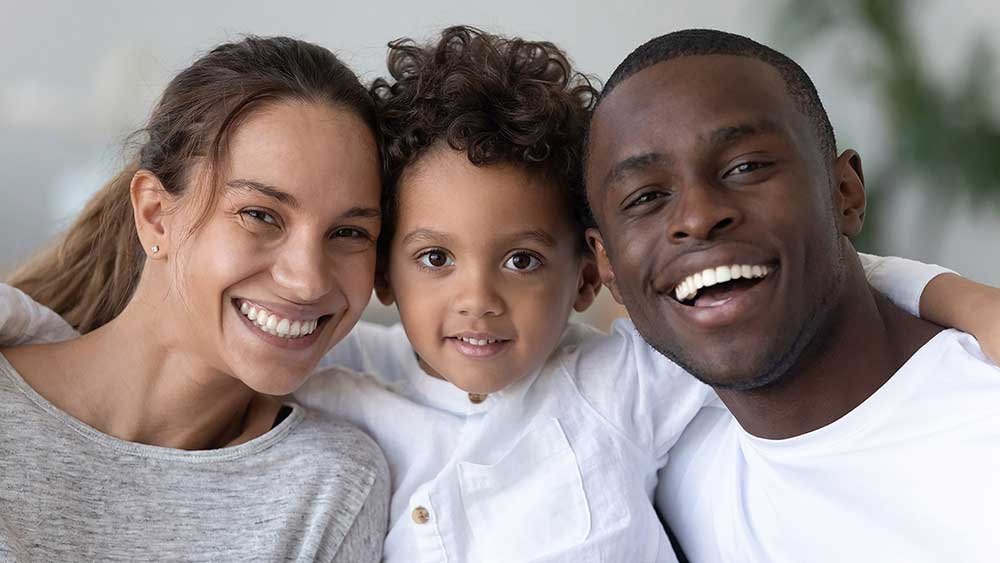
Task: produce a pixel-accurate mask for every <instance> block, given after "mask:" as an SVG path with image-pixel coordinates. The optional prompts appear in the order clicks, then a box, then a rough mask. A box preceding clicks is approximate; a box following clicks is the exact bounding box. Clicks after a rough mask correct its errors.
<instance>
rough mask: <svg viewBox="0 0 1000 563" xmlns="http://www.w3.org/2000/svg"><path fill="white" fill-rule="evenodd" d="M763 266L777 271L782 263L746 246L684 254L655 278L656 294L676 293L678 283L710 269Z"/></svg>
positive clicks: (731, 246)
mask: <svg viewBox="0 0 1000 563" xmlns="http://www.w3.org/2000/svg"><path fill="white" fill-rule="evenodd" d="M734 264H737V265H743V264H746V265H749V266H754V265H760V266H768V267H771V268H772V269H776V268H777V266H778V264H779V262H778V259H777V258H776V257H774V256H773V255H768V254H767V253H765V252H763V251H761V250H760V249H758V248H756V247H754V246H750V245H746V244H739V245H725V246H715V247H712V248H709V249H706V250H693V251H690V252H687V253H685V254H682V255H680V256H678V257H676V258H674V259H673V260H671V261H670V263H668V264H667V266H666V267H665V268H664V269H663V270H661V271H660V272H659V274H657V275H656V276H655V277H654V278H653V290H654V291H656V292H657V293H673V292H674V289H676V288H677V286H678V284H680V283H681V282H683V281H684V280H686V279H687V278H688V277H690V276H692V275H694V274H697V273H700V272H703V271H705V270H707V269H709V268H718V267H720V266H732V265H734Z"/></svg>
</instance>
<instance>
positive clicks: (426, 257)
mask: <svg viewBox="0 0 1000 563" xmlns="http://www.w3.org/2000/svg"><path fill="white" fill-rule="evenodd" d="M419 259H420V264H421V265H422V266H424V267H426V268H432V269H437V268H444V267H446V266H451V265H453V264H454V263H455V261H454V260H452V259H451V258H450V257H449V256H448V255H447V254H446V253H445V252H444V251H442V250H429V251H427V252H424V253H423V254H421V255H420V257H419Z"/></svg>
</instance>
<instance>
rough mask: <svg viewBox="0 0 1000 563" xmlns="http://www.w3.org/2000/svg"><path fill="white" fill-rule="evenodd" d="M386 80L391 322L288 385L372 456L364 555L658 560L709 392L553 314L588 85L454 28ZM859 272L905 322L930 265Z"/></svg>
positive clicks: (938, 288) (552, 61) (529, 52)
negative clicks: (663, 499)
mask: <svg viewBox="0 0 1000 563" xmlns="http://www.w3.org/2000/svg"><path fill="white" fill-rule="evenodd" d="M389 70H390V74H391V76H392V79H393V82H388V81H378V82H376V84H375V86H374V89H375V91H376V92H377V94H378V95H379V98H380V102H381V106H382V107H381V110H382V121H381V127H382V134H383V137H384V143H385V149H384V152H385V156H386V162H385V166H386V169H387V172H388V179H389V184H388V186H387V192H388V194H387V195H388V197H387V198H386V201H385V218H384V222H383V235H384V236H383V238H382V239H381V241H380V242H381V244H382V246H381V248H380V260H381V265H380V274H379V280H378V282H377V288H376V291H377V294H378V297H379V298H380V299H381V300H382V301H383V302H384V303H386V304H388V303H393V302H394V303H396V305H397V307H398V308H399V313H400V317H401V319H402V323H401V324H400V325H397V326H394V327H389V328H386V327H380V326H375V325H370V324H365V325H363V326H361V325H359V327H358V328H357V329H356V330H355V331H354V332H353V333H351V334H350V335H349V336H348V337H347V339H346V340H345V341H343V342H342V343H341V344H340V345H339V346H338V347H337V348H335V349H334V350H333V351H332V352H331V353H330V354H329V355H328V356H327V357H326V358H325V359H324V363H325V365H345V366H348V367H352V368H354V369H357V370H360V371H364V372H368V373H369V374H370V375H355V376H345V375H344V374H343V372H342V371H340V372H337V373H333V372H324V373H319V374H316V375H314V376H313V377H312V378H311V379H310V380H309V382H308V383H307V384H306V385H305V386H303V387H302V388H301V389H300V390H299V391H298V392H297V393H296V398H297V399H298V400H299V401H301V402H302V403H304V404H305V405H306V406H309V407H313V408H317V409H320V410H323V411H326V412H330V413H334V414H336V415H339V416H341V417H344V418H346V419H348V420H350V421H351V422H353V423H355V424H357V425H359V426H361V427H362V428H364V429H365V430H366V431H367V432H369V433H370V434H371V435H372V436H373V437H374V438H375V439H376V441H377V442H378V443H379V444H380V445H381V446H382V448H383V449H384V450H385V453H386V456H387V458H388V460H389V464H390V468H391V473H392V480H393V483H392V486H393V499H392V504H391V508H390V531H389V534H388V537H387V539H386V543H385V551H384V554H385V555H384V557H385V559H386V560H387V561H407V562H411V561H460V562H464V561H504V562H511V561H526V560H535V559H546V560H560V561H574V562H577V561H643V562H645V561H675V560H676V559H675V558H674V555H673V551H672V549H671V547H670V544H669V541H668V539H667V536H666V534H665V533H664V531H663V527H662V525H661V523H660V521H659V519H658V517H657V515H656V513H655V511H654V509H653V505H652V501H651V497H652V494H653V489H654V487H655V485H656V473H657V470H658V469H660V468H661V467H663V466H664V465H665V463H666V460H667V455H668V452H669V449H670V447H671V446H672V445H673V443H674V442H675V441H676V440H677V438H678V437H679V435H680V433H681V431H682V430H683V429H684V427H685V425H686V424H687V423H688V421H690V420H691V418H692V417H693V416H694V414H695V413H696V412H697V411H698V410H699V409H700V408H701V407H702V405H704V404H705V403H706V402H707V401H710V400H712V398H713V397H714V395H713V394H712V392H711V391H710V389H709V388H708V387H706V386H704V385H702V384H700V383H698V382H697V381H696V380H695V379H694V378H692V377H691V376H689V375H688V374H686V373H684V372H683V371H682V370H681V369H680V368H679V367H677V366H676V365H674V364H673V363H671V362H670V361H669V360H667V359H666V358H664V357H662V356H660V355H659V354H657V353H656V352H655V351H653V350H652V349H651V348H649V347H648V346H647V345H646V344H645V342H644V341H643V340H642V339H641V337H640V336H639V334H638V333H637V332H636V330H635V329H634V328H633V327H632V325H631V324H630V323H629V322H628V321H620V322H617V323H616V324H615V326H614V329H613V332H612V334H610V335H604V334H602V333H599V332H597V331H595V330H593V329H590V328H588V327H585V326H580V325H575V324H568V322H567V320H568V317H569V315H570V312H571V311H572V310H577V311H582V310H585V309H586V308H587V307H588V306H590V304H591V303H592V302H593V299H594V297H595V295H596V294H597V292H598V291H599V289H600V285H599V281H598V274H597V271H596V268H595V266H594V261H593V258H592V257H591V256H590V254H589V252H588V250H587V248H586V246H585V244H584V237H583V224H582V221H581V219H580V217H581V215H580V212H581V209H582V207H581V206H582V202H581V201H579V199H578V198H577V197H575V196H574V195H573V194H574V193H575V191H574V189H573V188H574V187H575V186H576V185H578V183H579V182H580V176H579V170H580V160H581V155H580V143H581V140H582V135H583V131H584V127H585V125H586V120H587V117H588V111H589V108H590V105H591V103H592V97H593V95H594V94H595V91H594V90H593V88H591V86H590V85H589V83H588V82H587V81H586V79H585V78H584V77H582V76H580V75H578V74H575V73H574V72H573V71H572V69H571V67H570V64H569V62H568V61H567V60H566V57H565V55H564V54H563V53H562V52H561V51H560V50H559V49H558V48H556V47H555V46H553V45H552V44H550V43H543V42H527V41H522V40H519V39H503V38H500V37H495V36H491V35H487V34H484V33H482V32H479V31H477V30H474V29H471V28H466V27H458V28H450V29H447V30H445V31H444V32H443V34H442V36H441V38H440V40H439V41H438V42H437V43H436V45H430V46H427V47H421V46H417V45H415V44H414V43H413V42H412V41H406V40H404V41H397V42H395V43H393V44H392V45H391V49H390V54H389ZM869 265H870V267H871V271H870V276H871V277H872V281H873V283H875V284H876V286H878V287H880V288H881V289H882V290H883V291H888V292H889V293H890V295H891V296H893V297H894V298H895V299H896V300H897V301H898V302H900V303H901V305H903V306H905V307H906V308H907V309H909V310H910V311H911V312H914V313H915V312H916V310H917V308H918V302H919V300H920V293H921V292H922V290H923V288H924V286H925V285H926V284H927V282H928V281H929V280H930V279H931V278H933V277H935V276H936V275H937V274H939V273H941V272H943V271H944V270H942V269H939V268H937V267H932V266H924V265H919V264H915V263H911V262H908V261H903V260H899V259H881V260H878V259H876V260H875V261H873V262H872V263H871V264H869ZM751 274H752V275H759V276H765V275H767V273H766V272H764V271H763V270H761V271H759V272H757V273H754V272H753V271H752V269H751ZM948 278H949V276H943V277H941V278H939V280H935V283H934V284H932V286H931V287H932V288H933V289H934V293H935V294H937V295H938V296H939V297H943V296H944V295H948V291H947V290H946V289H942V285H943V284H942V283H939V281H946V280H947V279H948ZM930 298H931V297H930V296H924V300H925V302H926V301H927V300H928V299H930ZM963 299H964V297H963ZM2 305H3V300H0V306H2ZM3 317H4V315H3V314H2V310H0V322H2V321H3ZM2 328H3V325H0V333H2V332H5V331H4V330H2Z"/></svg>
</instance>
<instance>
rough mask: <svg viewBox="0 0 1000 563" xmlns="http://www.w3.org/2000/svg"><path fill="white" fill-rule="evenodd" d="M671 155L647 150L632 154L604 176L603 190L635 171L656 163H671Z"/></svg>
mask: <svg viewBox="0 0 1000 563" xmlns="http://www.w3.org/2000/svg"><path fill="white" fill-rule="evenodd" d="M670 161H671V159H670V157H669V156H667V155H665V154H663V153H659V152H645V153H642V154H637V155H634V156H630V157H628V158H626V159H624V160H622V161H619V162H618V164H615V165H614V167H612V168H611V170H609V171H608V173H607V174H606V175H605V176H604V182H603V183H602V184H601V187H602V188H603V191H605V192H606V191H607V190H609V189H610V188H611V187H612V186H613V185H614V184H615V183H616V182H618V181H620V180H621V179H622V178H624V177H625V176H627V175H629V174H632V173H633V172H639V171H641V170H645V169H647V168H650V167H652V166H655V165H664V164H670Z"/></svg>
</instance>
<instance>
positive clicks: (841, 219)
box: [833, 150, 866, 238]
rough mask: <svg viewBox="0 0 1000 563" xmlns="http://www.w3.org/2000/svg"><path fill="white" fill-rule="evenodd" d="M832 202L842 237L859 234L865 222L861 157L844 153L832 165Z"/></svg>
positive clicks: (856, 154)
mask: <svg viewBox="0 0 1000 563" xmlns="http://www.w3.org/2000/svg"><path fill="white" fill-rule="evenodd" d="M833 174H834V178H833V179H834V185H835V186H836V189H835V190H834V194H833V195H834V202H835V207H834V209H836V210H837V211H838V213H839V216H838V217H837V224H838V225H839V226H840V232H841V234H843V235H844V236H846V237H848V238H851V237H854V236H856V235H857V234H858V233H860V232H861V227H862V226H863V225H864V222H865V202H866V198H865V174H864V171H863V170H862V169H861V156H859V155H858V153H857V152H855V151H852V150H846V151H844V152H843V153H842V154H841V155H840V156H839V157H838V158H837V160H835V161H834V163H833Z"/></svg>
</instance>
